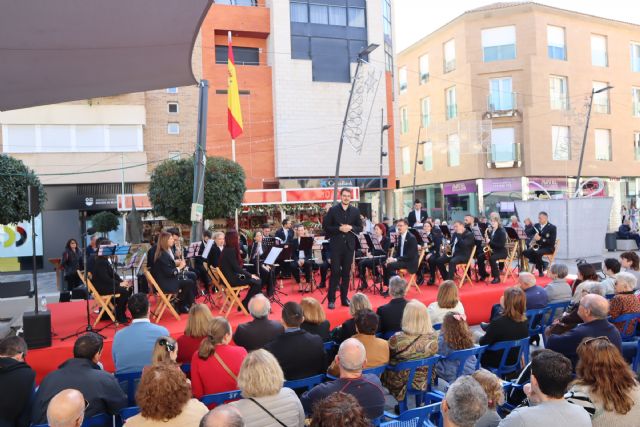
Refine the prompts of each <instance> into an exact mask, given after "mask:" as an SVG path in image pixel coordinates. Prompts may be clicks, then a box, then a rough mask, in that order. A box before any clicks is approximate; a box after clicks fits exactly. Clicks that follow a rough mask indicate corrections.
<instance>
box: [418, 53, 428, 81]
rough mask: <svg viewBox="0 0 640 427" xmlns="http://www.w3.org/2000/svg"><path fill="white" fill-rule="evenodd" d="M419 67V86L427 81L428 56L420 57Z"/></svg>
mask: <svg viewBox="0 0 640 427" xmlns="http://www.w3.org/2000/svg"><path fill="white" fill-rule="evenodd" d="M419 66H420V84H421V85H422V84H425V83H426V82H428V81H429V55H422V56H421V57H420V59H419Z"/></svg>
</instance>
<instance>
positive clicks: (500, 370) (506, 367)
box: [485, 338, 529, 377]
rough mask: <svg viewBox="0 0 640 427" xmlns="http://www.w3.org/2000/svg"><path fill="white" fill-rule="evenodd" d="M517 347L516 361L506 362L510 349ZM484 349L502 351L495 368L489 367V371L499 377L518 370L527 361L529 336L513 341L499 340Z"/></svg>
mask: <svg viewBox="0 0 640 427" xmlns="http://www.w3.org/2000/svg"><path fill="white" fill-rule="evenodd" d="M514 349H517V350H518V356H517V358H516V361H515V362H514V363H512V364H509V363H507V357H508V356H509V353H511V350H514ZM485 351H502V357H501V358H500V365H498V367H497V368H489V370H490V371H491V372H493V373H494V374H496V375H497V376H499V377H503V376H505V375H507V374H511V373H514V372H519V371H520V370H521V369H522V367H523V366H525V365H526V364H527V363H529V338H523V339H521V340H515V341H501V342H497V343H495V344H492V345H490V346H489V347H487V349H486V350H485ZM523 356H524V365H522V364H521V363H520V362H521V360H520V359H521V358H522V357H523Z"/></svg>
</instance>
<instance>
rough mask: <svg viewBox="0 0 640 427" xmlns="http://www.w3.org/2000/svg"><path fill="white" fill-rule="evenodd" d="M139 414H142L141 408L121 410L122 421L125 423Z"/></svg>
mask: <svg viewBox="0 0 640 427" xmlns="http://www.w3.org/2000/svg"><path fill="white" fill-rule="evenodd" d="M139 413H140V408H139V407H137V406H129V407H128V408H122V409H120V419H121V420H122V422H123V423H124V422H125V421H127V420H128V419H129V418H131V417H133V416H134V415H138V414H139Z"/></svg>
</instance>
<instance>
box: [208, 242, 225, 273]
mask: <svg viewBox="0 0 640 427" xmlns="http://www.w3.org/2000/svg"><path fill="white" fill-rule="evenodd" d="M220 255H222V251H221V250H220V248H219V247H218V246H217V245H215V244H214V245H213V247H212V248H211V250H210V251H209V255H207V264H209V267H211V268H214V267H220Z"/></svg>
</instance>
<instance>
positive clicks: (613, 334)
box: [546, 294, 622, 369]
mask: <svg viewBox="0 0 640 427" xmlns="http://www.w3.org/2000/svg"><path fill="white" fill-rule="evenodd" d="M608 315H609V301H607V299H606V298H605V297H603V296H601V295H596V294H588V295H585V296H584V297H582V299H581V300H580V307H578V316H580V318H581V319H582V320H583V321H584V323H582V324H580V325H578V326H576V327H575V328H573V329H572V330H570V331H568V332H565V333H564V334H561V335H551V336H550V337H549V339H548V340H547V344H546V348H548V349H549V350H553V351H557V352H558V353H561V354H564V355H565V356H567V357H568V358H569V359H570V360H571V363H573V368H574V369H575V366H576V364H577V363H578V355H577V349H578V345H580V343H581V342H582V341H583V340H584V339H585V338H595V337H602V336H604V337H607V338H609V341H611V343H612V344H613V345H615V346H616V347H618V349H619V350H620V353H622V339H621V338H620V332H618V329H617V328H616V327H615V326H613V325H612V324H611V323H609V321H608V320H607V316H608Z"/></svg>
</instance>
